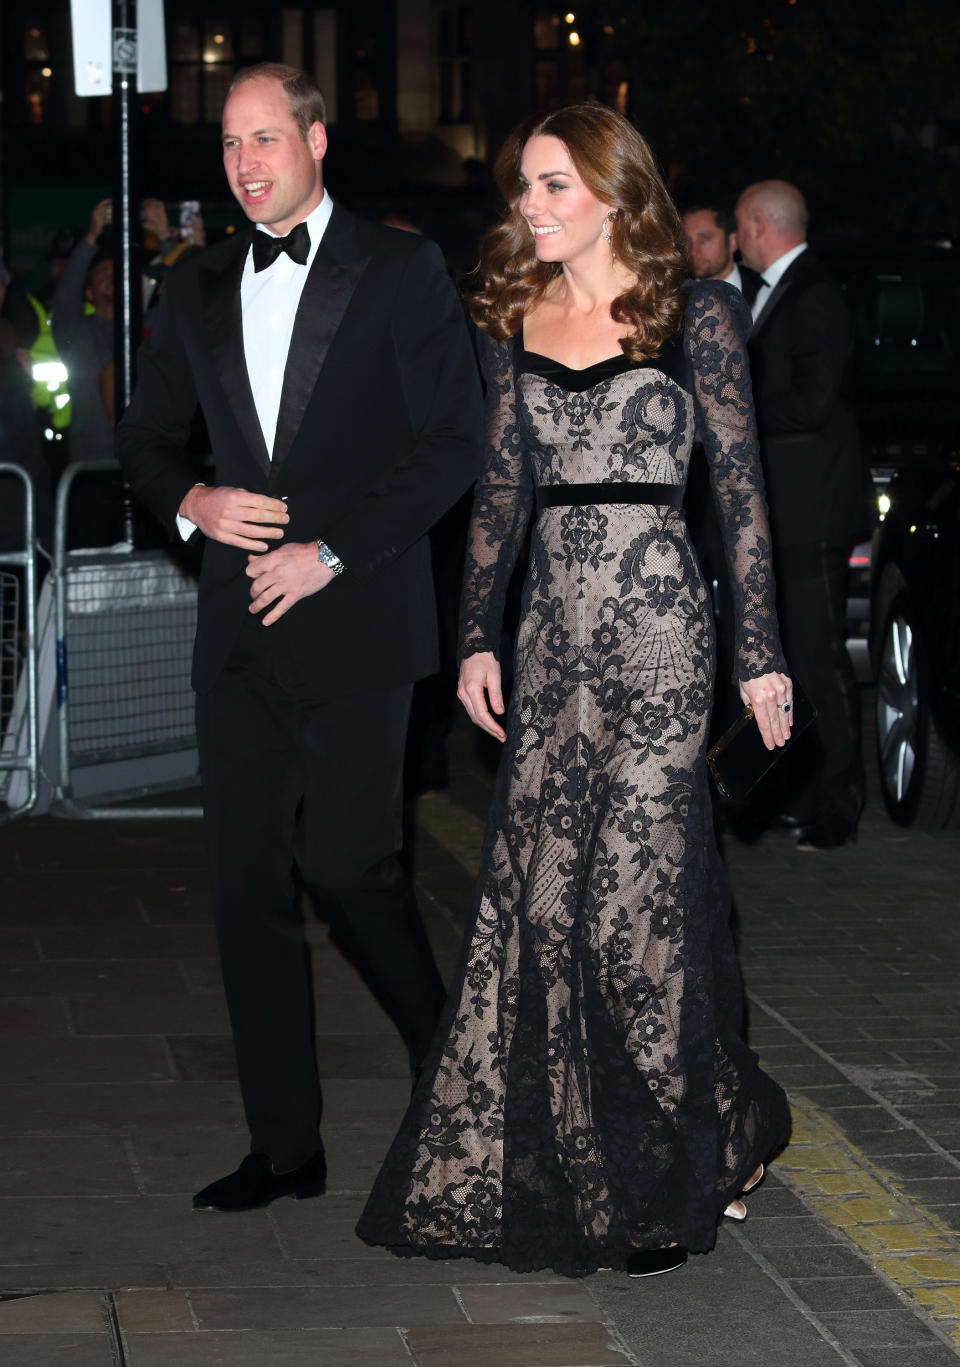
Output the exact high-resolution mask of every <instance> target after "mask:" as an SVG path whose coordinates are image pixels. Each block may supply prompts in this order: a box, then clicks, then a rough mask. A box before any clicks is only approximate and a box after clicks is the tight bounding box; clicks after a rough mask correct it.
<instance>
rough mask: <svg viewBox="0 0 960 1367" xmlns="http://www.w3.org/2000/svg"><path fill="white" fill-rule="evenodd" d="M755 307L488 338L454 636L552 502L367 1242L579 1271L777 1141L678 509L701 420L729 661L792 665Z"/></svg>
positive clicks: (702, 303) (696, 1245)
mask: <svg viewBox="0 0 960 1367" xmlns="http://www.w3.org/2000/svg"><path fill="white" fill-rule="evenodd" d="M748 328H749V314H746V311H745V308H744V306H743V304H742V301H741V300H740V298H739V296H736V297H735V296H734V292H733V291H732V290H731V289H730V288H729V287H728V286H723V285H721V286H714V285H710V284H706V283H704V284H695V285H693V286H691V287H690V289H689V294H688V307H687V321H686V327H685V330H684V333H683V337H682V339H679V338H678V339H677V341H676V342H675V343H673V344H672V345H669V346H667V347H666V348H665V349H664V351H663V352H662V353H661V355H660V356H659V357H658V358H657V359H656V360H655V361H653V362H648V363H643V364H641V365H639V366H634V365H632V364H631V363H630V362H629V361H628V360H627V358H626V357H624V356H619V357H617V358H615V359H612V360H609V361H603V362H601V363H600V364H598V365H594V366H590V367H589V368H588V369H586V370H569V369H567V368H566V367H564V366H562V365H559V364H558V363H557V362H555V361H551V360H548V359H546V358H545V357H542V356H537V355H535V354H533V353H530V352H524V351H522V350H521V349H520V345H519V343H518V342H514V343H513V344H510V345H506V346H501V345H499V344H497V343H494V342H492V341H490V340H489V339H486V338H485V339H484V342H483V351H484V357H483V359H484V365H485V370H486V372H487V381H488V386H489V388H488V399H487V403H488V419H487V443H486V457H485V468H484V472H483V474H482V476H481V480H480V483H479V485H478V488H477V494H476V500H475V504H474V513H473V522H472V527H471V539H470V548H469V552H468V563H467V577H466V582H465V586H464V631H463V654H465V655H469V654H472V653H473V652H475V651H482V650H496V648H497V646H498V643H499V636H500V623H501V616H502V611H503V602H504V596H505V592H506V586H507V583H508V580H509V577H510V574H511V571H512V569H513V565H514V562H515V559H516V555H517V552H518V549H519V547H520V545H521V542H522V539H523V537H524V533H525V529H526V527H527V524H528V522H529V519H530V517H531V515H533V513H534V508H535V506H536V507H538V508H539V511H538V512H536V522H535V525H534V529H533V536H532V544H531V553H530V564H529V570H528V574H527V578H526V583H525V585H524V591H523V612H522V620H521V625H520V629H519V633H518V638H517V644H516V660H515V682H514V688H513V695H512V700H511V704H510V709H509V716H508V721H507V727H506V730H507V740H506V743H505V746H504V754H503V758H502V762H501V766H500V771H499V775H498V780H497V786H496V791H495V796H494V800H493V804H492V808H491V813H490V817H489V821H488V826H487V833H486V839H485V844H484V850H483V857H482V864H481V870H480V877H479V885H478V889H477V899H476V907H475V914H474V920H473V924H472V926H471V928H470V929H469V932H468V934H467V937H466V940H465V944H464V951H463V956H462V960H461V964H460V970H459V973H458V975H457V979H456V981H455V983H454V985H453V989H452V992H451V996H450V999H449V1001H448V1004H447V1009H446V1013H445V1016H444V1019H443V1021H442V1023H441V1026H440V1029H439V1031H438V1034H437V1037H436V1039H435V1041H434V1045H433V1049H432V1053H431V1056H430V1058H428V1060H427V1066H426V1068H425V1069H424V1072H423V1075H422V1077H421V1079H420V1082H419V1085H418V1087H417V1090H416V1093H415V1095H414V1098H413V1101H412V1102H411V1105H410V1108H409V1110H408V1111H407V1114H406V1116H405V1118H404V1120H403V1123H402V1125H401V1128H400V1131H399V1133H398V1135H397V1138H396V1139H395V1141H394V1143H393V1145H392V1147H391V1149H390V1151H389V1153H388V1155H387V1157H386V1159H385V1161H384V1164H383V1167H382V1169H381V1171H380V1174H379V1176H378V1178H377V1181H376V1183H375V1185H374V1188H373V1191H372V1193H371V1195H370V1198H369V1200H368V1202H367V1205H366V1209H365V1210H364V1213H363V1215H362V1217H361V1220H360V1223H359V1225H358V1233H359V1235H360V1237H361V1238H362V1239H364V1240H365V1241H366V1242H368V1243H371V1244H382V1245H385V1246H386V1247H387V1248H389V1249H390V1250H391V1251H392V1252H394V1253H397V1254H401V1255H408V1256H411V1255H415V1254H422V1255H426V1256H427V1257H432V1258H451V1257H464V1256H465V1257H471V1258H476V1259H478V1260H481V1261H484V1262H494V1261H495V1262H501V1263H505V1264H506V1265H507V1266H509V1267H511V1268H514V1269H516V1270H518V1271H532V1270H535V1269H543V1268H553V1269H555V1270H556V1271H558V1272H561V1273H566V1274H568V1275H573V1276H582V1275H584V1274H587V1273H589V1272H592V1271H595V1270H596V1269H597V1268H598V1267H613V1268H623V1267H624V1266H625V1265H626V1260H627V1257H628V1255H629V1253H630V1252H631V1250H633V1249H635V1248H640V1249H649V1248H657V1247H661V1246H664V1245H667V1244H671V1243H678V1244H680V1245H681V1246H683V1247H686V1248H688V1249H691V1250H694V1251H706V1250H708V1249H710V1248H711V1247H712V1246H713V1244H714V1242H715V1239H716V1229H717V1221H718V1218H719V1216H720V1213H721V1212H722V1210H723V1207H724V1206H725V1205H726V1203H727V1202H728V1201H729V1200H731V1199H732V1198H733V1197H734V1196H736V1195H737V1193H738V1192H739V1190H740V1188H741V1187H742V1185H743V1183H744V1181H745V1180H746V1179H747V1178H748V1177H749V1176H750V1174H751V1173H752V1172H753V1171H754V1169H755V1168H756V1167H757V1165H758V1163H760V1162H761V1161H762V1160H764V1159H765V1158H767V1157H768V1156H769V1154H770V1153H771V1151H773V1150H774V1149H775V1148H776V1147H777V1146H778V1145H779V1144H780V1143H782V1141H783V1140H784V1139H785V1137H786V1134H787V1130H788V1126H789V1113H788V1109H787V1103H786V1098H785V1096H784V1094H783V1092H782V1091H781V1089H780V1088H779V1087H778V1086H777V1084H776V1083H775V1082H773V1081H772V1080H771V1079H770V1078H769V1077H767V1076H766V1075H765V1074H764V1073H763V1072H762V1071H761V1070H760V1068H759V1066H758V1063H757V1059H756V1056H755V1055H754V1054H753V1053H752V1052H751V1051H750V1049H748V1048H747V1046H746V1044H745V1043H744V1042H743V1039H742V1037H741V999H742V990H741V983H740V977H739V973H738V969H737V964H736V959H735V954H734V948H733V942H732V938H731V933H730V926H729V902H728V898H727V894H726V887H725V880H724V877H723V872H722V868H721V865H720V861H719V856H718V853H717V850H716V846H715V843H714V837H713V828H712V821H711V812H710V800H709V794H708V791H707V774H706V764H705V748H706V736H707V728H708V723H709V716H710V706H711V697H712V689H713V674H714V640H713V624H712V618H711V614H710V609H709V600H708V596H707V592H706V589H705V586H704V584H703V581H702V578H701V575H700V571H699V567H698V565H697V561H696V559H695V556H694V554H693V551H692V549H691V546H690V542H689V539H688V536H687V531H686V527H685V524H684V519H683V515H682V512H680V511H679V510H678V509H677V508H675V507H673V506H670V503H671V502H676V501H677V498H676V493H675V489H676V486H680V488H682V486H683V484H684V480H685V477H686V468H687V462H688V458H689V455H690V449H691V446H692V444H693V441H694V439H695V437H698V438H699V439H700V440H701V441H703V443H704V445H705V447H706V451H707V454H708V459H709V465H710V469H711V479H712V485H713V489H714V493H715V498H716V502H717V506H718V509H719V514H720V520H721V523H722V527H723V532H724V538H725V543H726V549H727V554H728V560H729V564H730V567H731V570H732V577H733V580H734V586H735V587H734V597H735V601H736V606H737V616H738V641H737V652H738V660H739V674H740V677H744V678H746V677H753V676H756V675H759V674H763V673H765V672H766V671H768V670H771V669H780V670H784V669H785V665H784V661H783V659H782V657H781V653H780V646H779V642H778V639H777V628H776V619H775V613H774V606H773V581H772V574H771V570H770V547H769V543H768V539H767V519H766V512H765V508H764V502H763V491H762V479H761V475H760V469H759V463H758V454H757V446H756V438H755V431H754V423H753V412H752V406H751V396H750V381H749V372H748V367H747V362H746V359H745V346H744V337H745V335H746V330H747V329H748ZM582 485H593V486H596V485H609V486H611V487H610V489H609V491H607V490H604V489H601V490H598V489H596V488H594V489H586V490H584V489H578V488H576V487H574V488H573V489H571V488H570V487H569V486H582ZM626 485H629V486H646V487H641V488H640V489H639V490H638V489H637V488H636V487H631V488H625V487H624V486H626ZM664 485H667V486H673V488H670V489H666V490H664V489H663V487H662V486H664ZM651 486H653V487H652V488H651ZM653 496H657V497H659V498H660V499H661V502H660V503H659V504H656V505H654V504H649V503H635V502H627V501H625V499H627V498H630V497H653ZM608 498H609V499H610V501H607V500H608ZM573 499H577V500H579V502H572V501H571V500H573ZM554 500H560V501H559V502H555V501H554Z"/></svg>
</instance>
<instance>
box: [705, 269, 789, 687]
mask: <svg viewBox="0 0 960 1367" xmlns="http://www.w3.org/2000/svg"><path fill="white" fill-rule="evenodd" d="M749 332H750V313H749V310H748V309H747V306H746V304H745V303H744V301H743V299H742V297H741V296H740V294H739V293H738V292H737V291H735V290H734V289H732V288H731V287H730V286H729V285H723V284H719V285H716V284H713V283H709V282H705V281H704V282H697V283H695V284H694V285H692V286H691V288H690V293H689V299H688V304H687V326H686V343H687V348H688V356H689V359H690V363H691V366H692V370H693V387H694V398H695V403H696V416H697V437H698V439H699V440H700V441H701V442H702V443H703V446H704V450H705V451H706V454H707V464H708V466H709V469H710V482H711V485H712V487H713V495H714V499H715V500H716V504H717V512H718V517H719V521H720V528H721V532H722V535H723V545H724V550H725V552H726V558H727V566H728V568H729V571H730V584H731V590H732V593H733V605H734V614H735V618H736V661H737V665H736V676H737V678H738V679H753V678H757V677H758V676H759V675H761V674H766V673H769V672H770V671H771V670H780V671H782V672H783V673H787V666H786V662H785V661H784V658H783V651H782V649H781V646H780V635H779V631H778V628H777V613H776V593H775V588H774V581H773V567H772V565H771V548H770V529H769V524H768V522H767V508H766V502H765V500H764V489H763V471H762V469H761V466H760V452H759V448H758V446H757V429H756V422H755V419H754V413H753V396H752V393H751V388H750V367H749V363H748V360H747V344H746V339H747V336H748V335H749Z"/></svg>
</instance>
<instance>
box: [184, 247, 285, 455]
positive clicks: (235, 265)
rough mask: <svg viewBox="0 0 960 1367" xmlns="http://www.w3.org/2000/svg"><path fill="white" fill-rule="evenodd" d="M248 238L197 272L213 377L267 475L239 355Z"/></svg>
mask: <svg viewBox="0 0 960 1367" xmlns="http://www.w3.org/2000/svg"><path fill="white" fill-rule="evenodd" d="M249 243H250V239H249V235H248V234H246V233H244V234H243V236H242V240H241V241H238V243H237V254H236V256H234V257H233V258H232V259H231V260H229V261H228V262H227V264H226V265H225V266H223V267H222V268H221V269H208V270H205V271H201V273H200V286H201V290H202V291H203V318H204V324H205V326H206V329H207V335H208V337H209V340H210V350H211V354H212V356H213V364H214V367H215V369H216V372H217V377H218V378H219V380H220V383H221V385H222V386H223V391H224V393H225V394H226V396H227V399H228V401H229V403H230V407H231V409H232V410H233V414H234V416H235V418H236V420H237V426H238V427H239V428H240V431H241V433H242V434H243V436H244V439H245V440H246V443H247V446H248V447H249V449H250V454H251V455H252V456H253V459H254V460H255V461H256V463H257V465H259V467H260V469H261V470H263V472H264V473H265V474H269V473H270V453H269V451H268V450H267V444H266V442H265V441H264V439H263V429H262V428H261V426H260V418H259V417H258V415H257V408H256V404H255V403H254V402H253V391H252V390H251V388H250V377H249V375H248V374H247V362H246V359H245V357H244V353H243V316H242V313H241V309H240V277H241V276H242V274H243V263H244V261H245V260H246V256H247V247H248V246H249Z"/></svg>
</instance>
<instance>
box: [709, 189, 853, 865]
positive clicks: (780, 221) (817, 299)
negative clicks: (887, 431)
mask: <svg viewBox="0 0 960 1367" xmlns="http://www.w3.org/2000/svg"><path fill="white" fill-rule="evenodd" d="M736 213H737V236H738V240H739V243H740V251H741V253H742V255H743V258H744V260H745V261H746V263H747V265H748V266H751V267H752V268H753V269H754V270H756V271H758V272H759V273H760V274H761V276H762V277H763V281H762V286H761V288H760V290H759V292H758V294H757V296H756V298H755V300H754V302H753V306H752V311H753V317H754V324H753V332H752V335H751V339H750V364H751V371H752V377H753V396H754V403H755V405H756V411H757V426H758V429H759V435H760V451H761V456H762V458H763V466H764V477H765V479H766V486H767V498H768V500H769V504H770V530H771V536H772V538H773V547H774V567H775V571H776V577H777V608H778V613H779V617H780V626H781V631H782V634H783V641H784V648H785V650H786V652H787V657H788V659H789V660H790V666H791V669H792V670H793V671H794V674H795V677H797V678H798V679H799V680H800V683H801V685H802V686H803V688H804V689H805V690H806V693H807V695H808V697H809V698H810V700H811V702H812V703H813V705H814V707H815V708H816V710H817V719H816V722H815V724H814V728H813V735H812V736H811V737H809V738H807V737H805V738H803V739H802V740H801V741H799V742H798V745H797V750H796V752H795V754H794V755H793V756H788V757H787V759H786V760H785V762H784V764H783V766H782V774H781V777H782V779H783V780H784V784H785V787H784V789H783V791H784V794H785V796H784V798H783V799H782V802H781V806H782V811H781V817H782V819H783V821H784V822H785V823H786V824H787V825H789V826H792V828H793V829H794V830H795V831H796V832H797V834H798V848H801V849H818V850H823V849H833V848H836V847H838V846H841V845H844V844H846V843H847V842H848V841H850V840H852V839H853V838H855V836H856V830H857V821H858V819H859V816H860V812H861V810H862V808H863V802H864V792H865V786H864V774H863V762H862V756H861V749H860V710H859V698H858V693H857V684H856V679H855V677H854V674H853V668H852V666H851V664H850V659H849V656H848V655H847V651H846V646H845V642H844V619H845V598H846V581H847V557H848V554H849V548H850V545H851V543H852V541H853V540H854V538H855V536H856V534H857V533H858V532H859V531H861V530H862V528H863V526H864V522H865V510H866V500H865V497H864V492H865V477H864V469H863V464H862V458H861V454H860V446H859V441H858V436H857V426H856V419H855V415H854V409H853V402H852V396H851V377H850V360H851V353H852V327H851V320H850V315H849V311H848V309H847V305H846V302H845V301H844V298H843V296H842V294H841V293H840V291H839V289H838V288H837V287H836V285H835V284H833V282H832V281H831V279H830V277H829V275H828V274H827V272H826V271H825V270H824V268H823V266H822V265H821V264H820V262H819V261H818V260H817V259H816V257H815V256H814V254H813V253H812V252H811V251H810V250H809V248H808V247H807V208H806V204H805V202H804V199H803V196H802V194H801V193H800V191H799V190H798V189H797V188H796V186H794V185H790V184H788V183H787V182H786V181H781V180H767V181H761V182H758V183H757V184H755V185H751V186H749V187H748V189H746V190H744V192H743V194H742V195H741V196H740V199H739V201H738V203H737V210H736Z"/></svg>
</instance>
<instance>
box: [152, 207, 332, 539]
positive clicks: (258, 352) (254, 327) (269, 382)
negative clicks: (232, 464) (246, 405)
mask: <svg viewBox="0 0 960 1367" xmlns="http://www.w3.org/2000/svg"><path fill="white" fill-rule="evenodd" d="M332 212H333V200H332V199H331V198H330V196H329V194H327V193H326V192H324V196H323V199H322V200H321V201H320V203H319V204H318V205H317V207H316V208H315V209H314V210H313V212H312V213H311V214H309V215H308V217H307V218H306V219H305V220H304V222H305V223H306V225H307V232H308V233H309V234H310V254H309V256H308V257H307V262H306V265H305V266H300V265H298V264H297V262H296V261H294V260H293V258H292V257H290V256H288V255H287V253H286V252H281V253H280V255H279V256H278V257H277V259H276V261H273V262H271V264H270V265H269V266H267V267H266V269H265V270H262V271H256V270H255V269H254V265H253V248H252V247H251V248H250V249H249V251H248V252H247V259H246V261H245V262H244V265H243V275H242V276H241V279H240V311H241V316H242V318H243V355H244V360H245V361H246V366H247V375H248V377H249V380H250V389H251V391H252V393H253V402H254V405H255V407H256V410H257V417H258V418H259V419H260V429H261V431H262V432H263V440H264V443H265V444H266V448H267V451H268V452H269V453H270V456H271V458H272V457H273V443H274V440H275V438H276V434H277V418H278V416H279V414H280V399H281V396H282V394H283V375H284V371H285V370H286V368H287V355H288V353H289V351H290V338H291V337H292V336H293V325H294V323H295V322H296V318H297V309H298V308H299V307H300V296H301V294H302V293H303V287H304V285H305V284H306V283H307V274H308V272H309V270H310V267H311V266H312V265H313V259H314V257H315V256H316V254H317V248H318V247H319V246H320V243H321V241H322V239H323V234H324V233H325V232H326V228H327V224H328V223H329V222H330V215H331V213H332ZM257 231H258V232H261V233H269V232H270V229H269V228H266V227H265V226H264V225H263V224H262V223H258V224H257ZM177 529H178V530H179V532H180V535H181V536H182V537H183V539H184V541H186V540H187V539H188V538H189V537H191V536H192V535H193V533H194V532H195V531H196V526H195V525H194V524H193V523H192V522H191V521H190V520H189V519H188V518H186V517H179V516H178V517H177Z"/></svg>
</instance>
